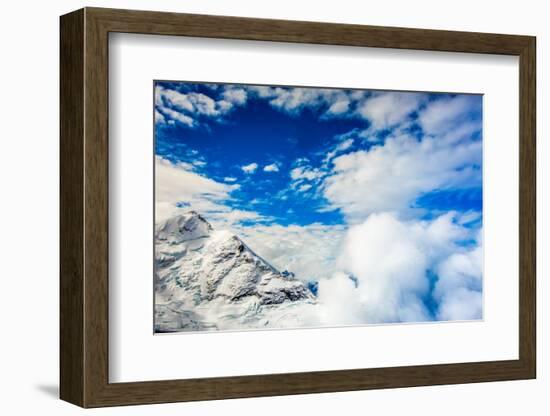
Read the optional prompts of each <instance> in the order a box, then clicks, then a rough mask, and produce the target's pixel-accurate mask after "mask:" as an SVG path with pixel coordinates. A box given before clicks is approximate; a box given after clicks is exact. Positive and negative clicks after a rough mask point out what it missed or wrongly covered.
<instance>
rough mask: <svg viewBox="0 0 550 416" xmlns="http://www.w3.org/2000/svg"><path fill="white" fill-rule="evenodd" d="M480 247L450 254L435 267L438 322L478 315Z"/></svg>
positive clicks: (480, 309)
mask: <svg viewBox="0 0 550 416" xmlns="http://www.w3.org/2000/svg"><path fill="white" fill-rule="evenodd" d="M482 267H483V253H482V250H481V246H477V247H476V248H475V249H473V250H471V251H468V252H465V253H454V254H452V255H451V256H449V257H448V258H447V259H446V260H445V261H443V262H442V263H441V264H440V265H439V266H438V268H437V274H438V276H439V280H438V282H437V284H436V286H435V290H434V293H435V298H436V300H437V301H438V303H439V311H438V319H441V320H467V319H476V318H479V317H480V316H481V314H482V295H481V287H482V282H481V278H482V275H481V270H482Z"/></svg>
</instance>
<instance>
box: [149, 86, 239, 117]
mask: <svg viewBox="0 0 550 416" xmlns="http://www.w3.org/2000/svg"><path fill="white" fill-rule="evenodd" d="M212 92H213V94H216V93H217V89H213V90H212ZM246 99H247V94H246V91H245V90H244V89H242V88H235V87H230V86H229V87H225V88H224V91H223V92H222V93H221V95H220V96H219V97H218V98H212V97H210V96H208V95H206V94H202V93H197V92H185V93H183V92H179V91H177V90H172V89H169V88H164V87H162V86H160V85H158V86H157V87H156V88H155V106H156V109H157V110H158V111H159V114H162V115H163V116H164V117H169V118H170V119H171V120H175V121H179V122H180V123H183V124H185V125H187V126H189V127H193V126H196V123H197V121H196V119H197V118H198V117H201V116H202V117H208V118H213V119H218V118H220V117H222V116H224V115H225V114H227V113H228V112H230V111H231V110H233V108H234V107H235V106H240V105H244V104H245V103H246Z"/></svg>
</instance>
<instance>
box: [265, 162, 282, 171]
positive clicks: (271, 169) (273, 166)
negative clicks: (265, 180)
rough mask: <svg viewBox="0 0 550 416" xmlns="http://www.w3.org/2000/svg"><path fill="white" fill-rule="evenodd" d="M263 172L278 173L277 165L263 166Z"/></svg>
mask: <svg viewBox="0 0 550 416" xmlns="http://www.w3.org/2000/svg"><path fill="white" fill-rule="evenodd" d="M264 172H279V165H277V164H276V163H272V164H271V165H266V166H264Z"/></svg>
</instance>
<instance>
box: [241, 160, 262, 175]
mask: <svg viewBox="0 0 550 416" xmlns="http://www.w3.org/2000/svg"><path fill="white" fill-rule="evenodd" d="M256 169H258V164H257V163H255V162H253V163H249V164H248V165H244V166H241V170H242V171H243V172H244V173H249V174H250V173H254V172H256Z"/></svg>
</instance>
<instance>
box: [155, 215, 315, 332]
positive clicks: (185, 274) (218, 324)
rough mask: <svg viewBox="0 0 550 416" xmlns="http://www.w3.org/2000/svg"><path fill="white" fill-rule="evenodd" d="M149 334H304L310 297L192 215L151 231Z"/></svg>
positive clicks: (303, 286)
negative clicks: (250, 331) (151, 320)
mask: <svg viewBox="0 0 550 416" xmlns="http://www.w3.org/2000/svg"><path fill="white" fill-rule="evenodd" d="M154 280H155V281H154V285H155V322H154V326H155V328H154V329H155V332H156V333H166V332H183V331H216V330H218V331H220V330H243V329H265V328H291V327H303V326H306V325H308V324H311V320H312V319H313V318H312V317H314V316H315V315H316V314H315V308H316V307H317V299H316V296H315V295H314V294H313V293H312V291H311V290H310V288H309V287H308V286H307V285H306V284H305V283H304V282H302V281H300V280H299V279H297V278H296V277H295V276H294V274H293V273H291V272H288V271H283V272H280V271H279V270H277V269H276V268H275V267H273V266H272V265H271V264H269V263H268V262H267V261H266V260H264V259H263V258H262V257H260V256H259V255H257V254H256V253H255V252H254V251H253V250H252V249H251V248H250V247H248V246H247V245H246V244H245V243H244V242H243V241H242V240H241V239H240V238H239V237H238V236H237V235H235V234H234V233H232V232H230V231H227V230H215V229H214V228H213V227H212V225H211V224H210V223H209V222H208V221H207V220H206V219H205V218H204V217H203V216H201V215H200V214H199V213H197V212H196V211H189V212H186V213H183V214H178V215H176V216H174V217H171V218H169V219H166V220H164V221H162V222H161V223H159V224H158V225H157V226H156V229H155V275H154Z"/></svg>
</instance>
